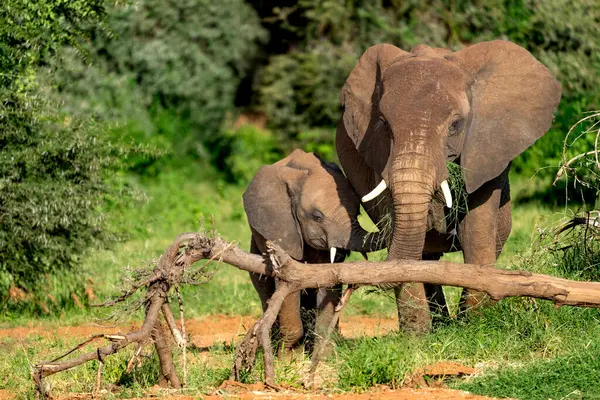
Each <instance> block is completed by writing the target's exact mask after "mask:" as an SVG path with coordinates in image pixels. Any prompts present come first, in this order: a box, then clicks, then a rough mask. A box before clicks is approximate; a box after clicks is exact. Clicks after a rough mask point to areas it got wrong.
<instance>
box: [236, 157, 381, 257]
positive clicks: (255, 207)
mask: <svg viewBox="0 0 600 400" xmlns="http://www.w3.org/2000/svg"><path fill="white" fill-rule="evenodd" d="M243 200H244V208H245V210H246V215H247V216H248V222H249V224H250V227H251V228H252V230H253V231H255V232H257V233H258V234H260V235H261V236H262V237H263V238H265V239H267V240H272V241H275V242H278V244H279V245H280V246H281V247H282V248H283V249H284V250H285V251H286V252H287V253H288V254H289V255H290V256H292V257H293V258H295V259H297V260H301V259H302V258H303V255H304V253H305V248H304V247H305V246H306V245H308V246H310V247H312V248H314V249H316V250H329V251H330V254H331V262H334V259H335V254H336V251H337V249H345V250H351V251H361V252H368V251H373V250H377V248H376V243H377V242H378V241H377V237H376V236H377V235H367V232H366V231H365V230H363V229H362V228H361V226H360V225H359V223H358V220H357V217H358V214H359V210H360V198H359V197H358V195H357V194H356V192H355V191H354V189H353V188H352V186H351V185H350V182H348V180H347V179H346V177H345V176H344V174H343V173H342V171H341V170H340V169H339V167H338V166H337V165H335V164H332V163H327V162H325V161H323V160H322V159H321V158H320V157H318V156H317V155H315V154H313V153H305V152H304V151H302V150H295V151H294V152H293V153H292V154H290V155H289V156H288V157H286V158H284V159H282V160H280V161H278V162H276V163H275V164H273V165H267V166H263V167H262V168H261V169H260V170H259V171H258V173H257V174H256V176H255V177H254V179H253V180H252V182H251V183H250V185H249V186H248V189H247V190H246V191H245V192H244V195H243Z"/></svg>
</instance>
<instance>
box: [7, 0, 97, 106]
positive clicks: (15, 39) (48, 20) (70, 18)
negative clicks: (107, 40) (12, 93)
mask: <svg viewBox="0 0 600 400" xmlns="http://www.w3.org/2000/svg"><path fill="white" fill-rule="evenodd" d="M104 3H105V2H104V1H103V0H73V1H64V0H41V1H29V0H5V1H3V2H2V5H1V6H0V87H2V88H9V87H12V88H13V90H22V89H25V88H27V87H29V86H30V85H31V84H32V82H33V81H34V80H35V70H34V67H35V66H37V65H38V64H39V63H40V62H41V61H42V60H43V61H45V62H50V61H51V60H52V58H53V56H54V55H55V54H56V52H57V51H58V50H59V49H60V47H61V46H62V45H63V44H64V43H71V44H73V45H75V47H76V48H81V44H82V41H83V40H84V37H83V36H82V35H81V30H82V29H83V28H84V27H85V26H86V25H88V24H99V23H100V22H101V21H102V19H103V17H104V14H105V13H104ZM2 98H3V99H4V98H5V97H4V96H2Z"/></svg>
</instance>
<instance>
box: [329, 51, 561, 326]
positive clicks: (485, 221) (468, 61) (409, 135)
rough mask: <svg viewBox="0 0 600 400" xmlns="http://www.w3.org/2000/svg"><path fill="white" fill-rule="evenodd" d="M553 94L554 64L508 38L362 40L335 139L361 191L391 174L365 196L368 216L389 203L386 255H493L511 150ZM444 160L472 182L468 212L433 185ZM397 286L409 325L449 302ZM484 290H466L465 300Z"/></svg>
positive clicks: (542, 119)
mask: <svg viewBox="0 0 600 400" xmlns="http://www.w3.org/2000/svg"><path fill="white" fill-rule="evenodd" d="M560 94H561V89H560V85H559V84H558V82H557V81H556V80H555V79H554V77H553V76H552V74H551V73H550V71H549V70H548V69H547V68H546V67H544V65H542V64H541V63H540V62H538V61H537V60H536V59H535V58H534V57H533V56H532V55H531V54H530V53H529V52H528V51H527V50H525V49H523V48H522V47H519V46H517V45H516V44H513V43H510V42H505V41H500V40H498V41H491V42H484V43H479V44H476V45H473V46H470V47H467V48H465V49H463V50H460V51H457V52H454V53H452V52H450V51H449V50H446V49H436V48H431V47H428V46H425V45H419V46H416V47H414V48H413V49H412V50H411V51H410V52H406V51H403V50H401V49H399V48H397V47H395V46H392V45H389V44H382V45H376V46H373V47H371V48H369V49H367V51H365V53H364V54H363V55H362V57H361V58H360V60H359V62H358V64H357V65H356V66H355V67H354V69H353V70H352V72H351V74H350V76H349V77H348V79H347V81H346V84H345V86H344V88H343V89H342V94H341V97H340V99H341V102H342V104H343V105H344V114H343V117H342V120H341V121H340V123H339V125H338V129H337V134H336V147H337V151H338V157H339V159H340V163H341V165H342V167H343V169H344V171H345V173H346V175H347V177H348V179H349V180H350V182H351V183H352V186H353V187H354V189H355V190H356V192H357V193H358V194H359V195H360V196H364V195H365V194H367V193H369V192H371V191H372V190H373V188H375V187H376V186H377V185H378V183H380V182H381V180H382V179H383V180H384V181H385V182H386V184H387V189H386V190H385V191H384V192H383V193H382V194H381V195H380V196H379V197H377V198H375V199H373V200H372V201H369V202H367V203H366V204H364V206H365V209H366V211H367V213H368V214H369V216H370V217H371V218H372V219H373V220H374V221H375V222H378V221H379V220H380V219H381V218H382V216H383V215H384V214H386V213H388V212H391V213H392V215H393V220H394V223H393V232H392V237H391V241H390V245H389V258H390V259H410V260H418V259H420V258H428V259H438V258H439V257H440V255H441V254H442V253H444V252H448V251H453V250H456V249H462V251H463V254H464V259H465V262H467V263H475V264H494V263H495V260H496V258H497V256H498V255H499V254H500V251H501V250H502V247H503V245H504V242H505V241H506V238H507V237H508V235H509V233H510V229H511V215H510V189H509V184H508V170H509V167H510V162H511V161H512V160H513V159H514V158H515V157H517V156H518V155H519V154H521V153H522V152H523V151H524V150H525V149H527V148H528V147H529V146H531V145H532V144H533V143H534V142H535V141H536V140H537V139H539V138H540V137H541V136H542V135H543V134H544V133H545V132H546V131H547V130H548V129H549V128H550V125H551V123H552V120H553V112H554V110H555V109H556V107H557V105H558V103H559V101H560ZM447 161H451V162H454V163H456V164H459V165H460V166H461V168H462V172H463V176H464V179H465V186H466V191H467V193H468V212H467V213H466V215H461V216H460V218H459V220H458V222H457V224H456V225H454V226H446V224H445V222H444V221H445V219H444V216H445V214H447V209H445V205H444V204H445V203H444V197H443V196H442V194H441V189H440V188H441V183H442V182H443V181H444V180H446V179H448V170H447V166H446V162H447ZM453 229H455V230H456V231H455V233H456V235H453V234H451V232H452V233H454V232H453ZM452 244H454V245H455V247H454V248H453V247H452ZM427 297H429V299H430V300H431V301H432V302H430V303H429V305H428V303H427ZM396 298H397V300H398V315H399V320H400V325H401V328H403V329H406V330H413V331H425V330H427V329H429V327H430V323H431V320H430V315H429V312H428V309H429V306H430V305H435V304H434V303H438V305H436V309H437V310H436V311H437V312H440V313H442V314H444V313H446V311H445V303H444V299H443V294H442V293H441V288H439V287H434V286H426V287H425V288H424V287H423V285H422V284H410V285H404V288H403V290H400V288H396ZM482 298H483V297H482V296H481V294H477V293H468V292H467V291H464V292H463V299H462V302H461V307H462V308H463V309H466V308H468V307H471V306H475V305H477V304H478V303H479V301H480V300H481V299H482Z"/></svg>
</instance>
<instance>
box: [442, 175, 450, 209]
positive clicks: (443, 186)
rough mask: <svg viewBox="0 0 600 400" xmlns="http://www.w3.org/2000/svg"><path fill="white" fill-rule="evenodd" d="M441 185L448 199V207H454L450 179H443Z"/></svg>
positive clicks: (445, 197)
mask: <svg viewBox="0 0 600 400" xmlns="http://www.w3.org/2000/svg"><path fill="white" fill-rule="evenodd" d="M440 186H441V188H442V193H443V194H444V199H445V200H446V207H448V208H452V194H451V193H450V186H449V185H448V181H443V182H442V183H441V184H440Z"/></svg>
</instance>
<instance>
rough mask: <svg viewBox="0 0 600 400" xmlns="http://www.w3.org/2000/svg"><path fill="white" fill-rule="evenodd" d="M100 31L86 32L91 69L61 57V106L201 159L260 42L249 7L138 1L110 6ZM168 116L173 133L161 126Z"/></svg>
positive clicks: (233, 2) (232, 2)
mask: <svg viewBox="0 0 600 400" xmlns="http://www.w3.org/2000/svg"><path fill="white" fill-rule="evenodd" d="M108 26H109V28H110V35H106V34H104V32H101V31H97V30H92V34H93V40H92V41H91V42H90V46H89V54H90V57H89V58H90V60H91V62H92V65H91V66H88V64H89V62H87V60H81V57H78V56H77V54H76V53H74V52H72V51H71V52H69V54H68V55H69V57H68V59H67V61H66V63H65V65H64V67H63V68H62V69H61V71H60V74H61V75H60V77H59V79H58V80H59V82H60V85H59V90H60V92H61V100H62V101H64V102H65V106H66V108H67V109H68V110H70V111H71V112H74V113H76V114H87V113H90V112H92V113H93V114H94V115H96V116H97V117H99V118H101V119H103V120H110V121H119V122H120V123H121V124H124V125H125V126H126V128H124V129H121V130H120V133H122V134H124V135H126V136H127V135H131V136H134V137H135V138H136V140H140V139H143V140H144V141H145V142H154V143H157V144H160V145H161V146H162V147H163V148H165V150H168V151H174V152H176V153H179V154H181V153H188V154H192V155H195V156H197V157H203V158H206V157H207V153H206V151H205V149H204V148H203V145H204V142H205V141H206V140H208V139H212V138H213V137H214V136H215V135H219V134H220V130H221V127H222V122H223V120H224V119H225V117H226V115H227V114H228V113H232V112H234V110H235V104H234V103H235V99H236V91H237V90H238V86H239V84H240V81H241V80H242V79H243V78H244V77H245V76H246V75H247V74H248V72H249V71H250V69H251V67H252V66H253V64H254V63H255V59H256V56H257V54H258V52H259V49H260V47H259V46H260V44H261V43H264V41H265V39H266V37H267V35H266V32H265V31H264V30H263V29H262V28H261V26H260V23H259V20H258V17H257V15H256V13H255V12H254V10H253V9H252V8H251V7H249V6H248V5H246V4H245V3H244V1H243V0H226V1H224V2H214V1H208V0H182V1H174V0H170V1H163V0H141V1H137V2H135V4H127V3H125V4H120V5H117V6H114V7H111V8H110V9H109V10H108ZM168 119H171V120H177V122H175V124H178V125H179V126H178V129H177V130H169V129H167V130H165V129H163V128H164V123H165V122H166V121H167V120H168ZM157 137H158V138H157Z"/></svg>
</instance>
